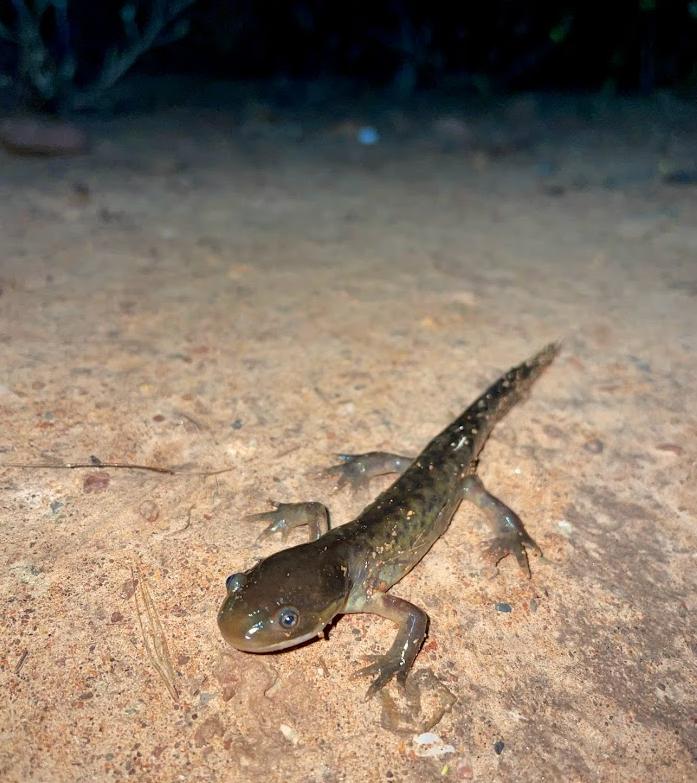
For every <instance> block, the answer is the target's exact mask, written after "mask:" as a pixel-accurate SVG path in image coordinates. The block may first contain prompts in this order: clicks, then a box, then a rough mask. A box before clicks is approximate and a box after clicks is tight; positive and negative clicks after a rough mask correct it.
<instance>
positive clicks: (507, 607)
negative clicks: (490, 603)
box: [496, 602, 513, 612]
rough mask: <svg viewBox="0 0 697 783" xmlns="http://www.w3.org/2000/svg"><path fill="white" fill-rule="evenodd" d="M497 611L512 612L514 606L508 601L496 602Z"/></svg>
mask: <svg viewBox="0 0 697 783" xmlns="http://www.w3.org/2000/svg"><path fill="white" fill-rule="evenodd" d="M496 611H497V612H512V611H513V607H512V606H511V605H510V604H507V603H501V602H500V603H498V604H496Z"/></svg>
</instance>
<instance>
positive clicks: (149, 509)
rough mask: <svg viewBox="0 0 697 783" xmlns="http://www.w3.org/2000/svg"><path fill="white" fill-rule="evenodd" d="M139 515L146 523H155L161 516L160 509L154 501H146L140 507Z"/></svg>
mask: <svg viewBox="0 0 697 783" xmlns="http://www.w3.org/2000/svg"><path fill="white" fill-rule="evenodd" d="M138 513H139V514H140V516H141V517H143V519H144V520H145V521H146V522H154V521H155V520H156V519H157V518H158V517H159V516H160V509H159V508H158V505H157V503H155V502H154V501H152V500H144V501H143V502H142V503H141V504H140V505H139V506H138Z"/></svg>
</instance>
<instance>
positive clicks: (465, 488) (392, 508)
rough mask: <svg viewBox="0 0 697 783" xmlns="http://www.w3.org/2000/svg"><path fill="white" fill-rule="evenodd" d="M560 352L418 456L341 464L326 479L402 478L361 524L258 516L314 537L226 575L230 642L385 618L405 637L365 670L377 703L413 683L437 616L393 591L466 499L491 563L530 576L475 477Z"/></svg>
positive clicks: (499, 385) (525, 538) (528, 543)
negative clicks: (483, 521) (486, 534)
mask: <svg viewBox="0 0 697 783" xmlns="http://www.w3.org/2000/svg"><path fill="white" fill-rule="evenodd" d="M557 352H558V346H556V345H549V346H547V347H546V348H544V349H543V350H542V351H540V353H538V354H537V355H536V356H534V357H533V358H532V359H529V360H528V361H527V362H524V363H523V364H521V365H519V366H517V367H514V368H513V369H512V370H510V371H509V372H507V373H506V374H505V375H503V376H502V377H501V378H499V380H498V381H496V383H494V384H493V385H492V386H491V387H489V389H487V391H486V392H484V394H482V395H481V396H480V397H479V398H478V399H477V400H475V402H474V403H472V405H470V407H469V408H467V410H466V411H465V412H464V413H463V414H462V415H461V416H459V417H458V418H457V419H455V421H454V422H452V424H450V425H449V426H448V427H446V428H445V429H444V430H443V431H442V432H441V433H440V434H439V435H437V436H436V437H435V438H434V439H433V440H432V441H431V442H430V443H429V444H428V445H427V446H426V448H425V449H424V450H423V451H422V452H421V454H419V456H418V457H416V459H411V458H409V457H404V456H400V455H396V454H385V453H383V452H369V453H368V454H363V455H360V454H359V455H340V456H341V459H342V464H340V465H338V466H334V467H333V468H330V469H329V471H328V473H329V474H330V475H336V476H338V478H339V482H338V483H339V484H342V483H346V482H348V483H350V484H355V483H356V482H357V481H358V480H362V479H366V478H370V477H372V476H375V475H381V474H385V473H391V472H396V473H400V474H401V475H400V476H399V478H397V480H396V481H395V482H394V483H393V484H392V485H391V486H390V487H388V488H387V489H386V490H385V491H384V492H383V493H382V494H380V495H379V496H378V497H377V498H376V499H375V501H374V502H373V503H371V504H370V505H369V506H367V507H366V508H365V509H364V510H363V511H362V512H361V514H360V515H359V516H358V517H357V518H356V519H355V520H353V521H352V522H349V523H347V524H345V525H341V526H339V527H336V528H333V529H329V515H328V512H327V510H326V508H325V507H324V506H323V505H322V504H320V503H287V504H278V505H277V507H276V509H275V510H274V511H270V512H265V513H263V514H256V515H253V517H252V518H254V519H262V520H265V521H268V522H269V523H270V524H269V526H268V528H267V530H266V531H265V532H281V533H283V534H284V537H285V534H286V533H287V531H288V530H289V529H291V528H293V527H296V526H298V525H301V524H308V525H309V526H310V531H311V534H310V535H311V539H312V540H310V542H309V543H306V544H301V545H300V546H295V547H292V548H290V549H284V550H282V551H280V552H277V553H276V554H273V555H271V556H270V557H267V558H266V559H264V560H262V561H261V562H259V563H257V564H256V565H255V566H254V567H253V568H251V569H249V571H246V572H243V573H239V574H233V575H232V576H230V577H229V578H228V580H227V588H228V592H227V596H226V598H225V600H224V602H223V604H222V606H221V608H220V611H219V613H218V625H219V627H220V630H221V632H222V635H223V637H224V638H225V639H226V640H227V641H228V642H229V643H230V644H231V645H233V646H234V647H236V648H238V649H240V650H245V651H248V652H271V651H274V650H281V649H284V648H286V647H291V646H294V645H296V644H299V643H301V642H303V641H306V640H308V639H311V638H313V637H315V636H318V635H321V634H322V632H323V630H324V629H325V627H326V626H327V625H328V624H329V623H330V622H331V621H332V620H333V619H334V618H335V617H336V616H337V615H339V614H346V613H356V612H368V613H372V614H377V615H380V616H381V617H385V618H388V619H390V620H392V621H393V622H394V623H396V624H397V625H398V626H399V631H398V633H397V636H396V638H395V641H394V643H393V645H392V647H391V648H390V649H389V650H388V652H387V653H386V654H385V655H381V656H377V658H376V660H375V662H374V663H372V664H371V665H370V666H368V667H366V668H365V669H363V670H361V672H359V673H362V674H371V675H375V679H374V681H373V683H372V685H371V687H370V689H369V691H368V695H369V696H370V695H373V694H374V693H375V692H376V691H377V690H379V689H380V688H382V687H383V686H384V685H385V684H386V683H387V682H389V680H390V679H392V677H394V676H395V675H396V677H397V680H398V682H401V683H404V681H405V679H406V676H407V674H408V672H409V669H410V668H411V666H412V664H413V662H414V659H415V658H416V656H417V654H418V652H419V649H420V648H421V645H422V644H423V641H424V638H425V636H426V631H427V627H428V615H427V614H426V613H425V612H424V611H423V610H421V609H419V608H418V607H416V606H414V605H413V604H411V603H409V602H408V601H405V600H403V599H401V598H397V597H395V596H392V595H389V594H388V593H387V591H388V590H389V589H390V587H392V585H394V584H395V583H396V582H398V581H399V580H400V579H401V578H402V577H403V576H404V575H405V574H407V573H408V572H409V571H410V570H411V569H412V568H413V567H414V566H415V565H416V564H417V563H418V562H419V561H420V560H421V558H422V557H423V556H424V555H425V554H426V552H428V550H429V549H430V548H431V546H432V545H433V543H434V542H435V541H436V540H437V539H438V538H439V536H441V535H442V534H443V532H444V531H445V530H446V528H447V527H448V525H449V524H450V520H451V519H452V516H453V514H454V513H455V511H456V510H457V507H458V506H459V504H460V502H461V501H462V500H465V499H466V500H470V501H471V502H473V503H475V504H476V505H478V506H479V507H480V508H481V509H482V510H483V511H485V513H486V514H487V517H488V519H489V521H490V523H491V525H492V527H493V529H494V538H493V539H492V540H491V541H490V542H489V544H488V553H489V555H490V556H491V558H492V559H493V560H494V561H495V562H498V561H499V560H501V558H503V557H505V556H506V555H507V554H513V555H514V556H515V557H516V559H517V560H518V562H519V563H520V565H521V566H522V567H523V568H524V569H526V570H527V572H528V574H529V567H528V560H527V554H526V547H527V548H531V549H534V550H537V551H538V552H539V548H538V547H537V545H536V544H535V542H534V541H533V540H532V539H531V538H530V536H529V535H528V534H527V532H526V531H525V528H524V527H523V523H522V522H521V521H520V519H519V518H518V516H517V515H516V514H515V513H514V512H513V511H511V509H509V508H508V507H507V506H505V505H504V504H503V503H502V502H501V501H500V500H498V499H497V498H495V497H494V496H493V495H490V494H489V493H488V492H487V491H486V489H485V488H484V487H483V485H482V483H481V481H480V480H479V478H478V477H477V476H476V475H475V471H476V465H477V458H478V456H479V453H480V451H481V449H482V447H483V446H484V443H485V442H486V439H487V438H488V436H489V434H490V432H491V430H492V428H493V427H494V425H495V424H496V422H497V421H498V420H499V419H501V417H502V416H504V415H505V414H506V413H507V412H508V411H509V410H510V408H511V407H512V406H513V405H514V404H515V403H517V402H518V401H519V400H521V399H522V398H523V397H524V396H525V394H526V393H527V392H528V390H529V388H530V386H531V385H532V383H533V382H534V381H535V379H536V378H537V377H538V376H539V375H540V374H541V373H542V371H543V370H544V369H545V368H546V367H547V366H548V365H549V364H550V363H551V362H552V360H553V359H554V357H555V356H556V354H557Z"/></svg>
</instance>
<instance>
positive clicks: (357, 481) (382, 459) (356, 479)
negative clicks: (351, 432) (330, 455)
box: [322, 451, 414, 490]
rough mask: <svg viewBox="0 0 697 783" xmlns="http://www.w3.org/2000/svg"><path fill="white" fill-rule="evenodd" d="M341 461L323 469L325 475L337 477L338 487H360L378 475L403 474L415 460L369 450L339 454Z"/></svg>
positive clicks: (354, 488)
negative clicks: (360, 452) (363, 452)
mask: <svg viewBox="0 0 697 783" xmlns="http://www.w3.org/2000/svg"><path fill="white" fill-rule="evenodd" d="M336 456H337V457H338V458H339V459H340V460H341V462H339V464H338V465H332V466H331V467H329V468H327V469H326V470H324V471H322V475H323V476H328V477H329V478H332V479H335V481H336V489H342V488H343V487H344V486H346V485H349V486H350V487H351V489H353V490H356V489H358V488H359V487H360V486H361V484H365V483H367V482H368V481H369V480H370V479H372V478H375V477H376V476H386V475H387V474H389V473H397V474H402V473H404V471H405V470H406V469H407V468H408V467H409V465H411V463H412V462H413V461H414V458H413V457H405V456H404V455H402V454H390V453H388V452H386V451H368V452H366V453H365V454H337V455H336Z"/></svg>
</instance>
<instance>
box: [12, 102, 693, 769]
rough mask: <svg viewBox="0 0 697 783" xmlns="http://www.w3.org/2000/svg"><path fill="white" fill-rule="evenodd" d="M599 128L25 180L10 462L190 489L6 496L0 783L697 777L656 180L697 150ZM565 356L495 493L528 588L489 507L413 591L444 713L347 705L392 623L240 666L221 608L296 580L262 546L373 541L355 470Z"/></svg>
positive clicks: (329, 148)
mask: <svg viewBox="0 0 697 783" xmlns="http://www.w3.org/2000/svg"><path fill="white" fill-rule="evenodd" d="M521 105H522V109H521ZM588 116H589V115H584V116H582V115H581V114H579V113H578V112H575V111H574V110H572V108H570V107H567V108H565V109H564V110H563V111H559V112H557V113H556V114H551V115H546V114H545V113H544V112H542V111H541V110H539V108H538V107H537V105H536V104H535V102H534V101H529V102H528V103H525V104H518V105H517V106H516V107H514V108H513V109H512V110H510V111H509V110H504V111H502V112H501V114H500V115H498V116H496V117H493V118H492V117H488V118H487V117H484V118H482V119H481V122H480V123H479V124H477V122H476V121H474V120H473V121H472V124H471V126H469V125H468V126H467V133H461V134H460V135H458V134H457V133H456V134H454V135H455V140H454V142H453V138H450V139H446V140H445V142H443V139H442V138H440V140H439V137H438V132H439V130H438V129H439V128H440V129H441V131H442V129H443V127H445V128H446V131H447V133H450V135H451V136H453V134H452V132H451V131H452V127H453V123H452V122H450V125H447V123H446V124H445V126H444V124H443V123H442V122H441V124H440V125H438V124H437V123H436V124H434V125H433V126H429V125H428V124H427V125H426V126H423V118H421V119H419V122H420V123H422V125H421V126H419V124H418V123H416V125H415V126H414V125H410V122H411V120H410V118H409V117H408V116H407V117H403V118H401V120H400V122H397V121H396V120H395V119H394V116H393V118H392V119H393V127H394V128H401V131H400V132H401V133H403V134H404V135H403V136H402V137H400V138H397V136H398V133H397V131H395V132H394V133H392V134H391V132H390V129H389V127H386V128H385V131H384V138H383V141H382V142H381V144H379V145H377V146H376V147H375V148H370V149H367V148H366V149H362V148H359V147H357V146H356V145H355V144H354V142H353V141H352V139H351V138H350V134H347V133H346V132H345V128H346V127H347V126H346V125H344V126H339V130H337V129H336V128H332V127H324V128H322V127H321V126H318V127H316V128H315V129H314V130H312V131H310V130H308V131H307V133H306V135H305V137H304V138H298V136H299V133H298V132H297V129H298V127H299V126H298V125H297V124H294V125H292V126H290V129H291V131H292V132H288V133H286V132H285V131H286V130H288V128H287V127H286V126H284V125H283V124H282V123H281V124H276V125H270V126H269V127H268V128H265V127H263V124H261V125H260V124H258V123H257V125H254V124H252V126H251V129H250V126H249V125H247V126H242V127H240V126H239V125H237V124H236V123H235V122H234V121H233V119H234V118H231V117H228V116H226V115H214V114H213V113H209V114H204V113H198V114H186V113H183V112H182V113H173V114H168V115H162V116H156V117H148V118H141V119H133V120H130V121H127V120H121V121H119V122H115V123H113V124H112V125H106V124H104V125H98V124H95V125H94V126H92V127H91V128H90V131H91V133H92V135H93V138H94V139H95V146H94V149H93V152H92V153H91V154H90V155H89V156H87V157H84V158H79V159H73V160H69V161H67V160H66V161H60V160H36V159H17V158H11V157H10V156H9V155H6V154H5V153H2V152H0V232H1V233H0V237H1V246H0V278H1V279H0V286H1V288H2V294H1V295H0V314H1V318H2V322H1V324H0V350H1V351H2V364H1V365H0V366H1V367H2V376H1V377H0V405H1V410H2V420H3V429H2V433H1V434H0V459H1V461H2V463H3V465H7V464H8V463H34V464H36V463H48V464H54V463H55V464H59V463H61V462H63V463H68V462H87V463H89V462H90V461H91V459H92V457H96V458H98V459H99V460H101V461H102V462H129V463H139V464H147V465H158V466H175V467H176V468H177V469H178V471H179V473H178V474H177V475H160V474H156V473H152V472H139V471H132V470H121V469H104V470H102V469H99V468H96V467H95V468H94V469H92V468H88V469H75V470H69V469H60V468H57V467H56V468H42V469H33V470H30V469H17V468H7V467H5V468H3V469H2V470H1V472H0V481H1V488H2V493H1V495H0V498H1V506H2V524H1V527H0V541H1V552H2V563H3V568H2V572H1V575H0V579H1V582H2V618H3V637H2V651H1V663H2V673H1V677H2V690H1V693H2V697H1V700H0V709H1V713H2V718H1V722H0V726H1V728H0V732H1V739H0V777H1V778H2V779H3V780H7V781H23V780H32V781H94V780H125V779H129V778H130V779H133V780H138V781H174V780H186V781H303V782H304V781H317V782H318V783H320V782H322V783H324V782H326V783H330V782H332V781H336V782H337V783H339V782H341V781H350V782H351V783H353V782H354V781H356V782H358V783H360V781H386V782H387V781H412V780H413V781H416V780H419V781H424V780H474V781H514V780H515V781H627V782H629V781H635V782H637V783H638V782H639V781H642V783H643V781H651V780H655V781H659V780H660V781H694V780H696V779H697V632H696V631H695V612H697V591H696V588H697V554H696V553H697V529H696V526H695V510H696V508H697V490H696V489H695V486H696V479H697V468H696V467H695V465H696V461H695V458H696V456H697V450H696V447H695V443H696V442H697V440H696V437H695V436H696V435H697V419H696V417H695V391H694V390H695V387H697V366H696V364H695V347H696V342H697V299H696V296H697V188H694V187H689V186H685V187H677V186H672V187H671V186H670V185H669V184H664V183H663V182H662V181H661V172H662V171H663V170H664V169H665V167H666V166H668V167H673V168H676V169H679V168H680V167H681V166H683V167H684V166H686V165H687V166H689V165H690V164H692V165H693V162H694V159H695V157H694V154H695V151H696V150H695V147H694V140H695V138H697V137H696V136H695V133H694V132H695V128H696V127H697V123H696V122H695V116H694V115H691V114H690V113H689V112H688V111H687V110H686V109H683V108H679V107H673V106H669V107H668V108H667V109H666V107H665V106H664V107H663V109H661V107H660V106H659V105H658V104H656V105H653V106H651V105H645V106H636V105H634V106H630V105H625V106H624V107H622V106H620V105H617V106H615V107H614V108H613V109H612V113H611V114H610V115H602V116H598V115H596V116H595V118H591V119H588ZM521 118H522V119H521ZM400 123H401V124H400ZM487 123H489V124H488V125H487ZM492 123H493V124H494V126H495V127H496V128H497V129H498V132H500V133H501V134H502V137H501V138H503V140H504V143H501V140H500V138H499V139H498V140H497V141H496V143H493V142H491V143H490V139H491V135H490V133H489V130H488V129H490V128H491V127H492ZM409 127H417V131H418V132H416V131H415V132H414V133H413V134H412V135H409V133H408V132H405V130H404V129H405V128H409ZM419 127H420V128H421V129H420V130H419ZM431 127H432V128H433V132H431V131H430V130H429V128H431ZM462 127H464V126H457V125H455V130H458V128H460V129H461V128H462ZM448 129H450V130H448ZM521 133H522V134H523V136H522V137H524V139H525V143H520V138H521ZM506 134H508V135H506ZM506 139H508V140H509V141H510V143H509V144H506V143H505V142H506ZM690 145H693V146H690ZM557 338H563V339H564V350H563V353H562V355H561V357H560V358H559V359H558V360H557V362H556V363H555V365H554V366H553V367H552V368H551V369H550V371H549V372H548V373H547V374H546V375H545V376H544V378H543V379H542V380H541V381H540V382H539V383H538V385H537V386H536V387H535V389H534V391H533V394H532V396H531V397H530V399H529V400H528V401H527V402H526V403H525V404H524V405H521V406H520V407H518V408H516V409H515V410H514V411H513V412H512V413H511V414H510V415H509V416H508V418H507V419H506V420H505V421H504V422H503V423H502V424H501V425H500V426H499V428H498V429H497V430H496V431H495V433H494V435H493V437H492V439H491V440H490V442H489V444H488V445H487V447H486V449H485V451H484V454H483V459H482V463H481V473H482V475H483V477H484V479H485V480H486V482H487V484H488V485H489V486H490V488H491V489H492V490H493V491H495V492H497V493H498V494H499V495H500V496H501V497H502V498H503V499H504V500H506V501H507V502H509V503H510V504H511V505H512V506H514V507H515V508H516V509H517V510H518V511H519V513H520V514H521V516H522V517H523V519H524V520H525V521H526V523H527V526H528V529H529V530H530V532H531V534H532V535H533V536H534V537H535V538H536V539H537V540H538V542H539V543H540V544H541V546H542V548H543V550H544V552H545V559H544V560H543V561H540V560H534V562H533V564H532V565H533V572H534V573H533V579H532V580H530V581H528V580H526V579H524V578H522V577H521V575H520V573H519V572H518V570H517V568H516V566H515V563H512V562H505V561H504V562H503V563H502V564H501V566H500V568H499V570H498V573H496V572H492V570H491V569H489V568H488V567H486V566H485V564H484V563H483V561H482V559H481V556H480V551H479V542H480V541H481V539H482V536H483V533H482V529H481V528H482V525H481V519H480V518H479V516H478V514H477V512H476V510H473V509H470V508H467V507H463V508H461V510H460V511H459V512H458V514H457V516H456V518H455V520H454V522H453V524H452V526H451V528H450V530H449V531H448V533H447V534H446V536H445V537H444V538H443V539H441V540H440V541H439V542H438V543H437V544H436V545H435V547H434V548H433V550H432V551H431V552H430V553H429V555H428V556H427V557H426V558H425V560H424V561H423V562H422V563H421V564H420V565H419V566H418V567H417V568H416V569H415V570H414V571H413V572H412V573H411V574H410V575H409V576H408V577H407V578H405V579H404V580H403V582H402V583H400V584H399V585H398V586H397V587H396V588H395V593H397V594H398V595H401V596H403V597H405V598H407V599H409V600H411V601H413V602H415V603H417V604H419V605H420V606H422V607H424V608H425V609H426V610H427V611H428V612H429V614H430V617H431V632H430V637H429V639H428V641H427V644H426V645H425V648H424V650H423V651H422V652H421V654H420V656H419V658H418V659H417V664H416V667H415V674H414V676H418V677H419V678H420V679H421V682H422V684H424V687H425V691H426V695H425V697H424V700H423V704H422V705H421V709H420V710H418V711H416V710H415V709H412V712H411V713H410V712H409V709H408V705H405V704H404V702H403V698H402V697H401V696H400V694H399V693H398V692H397V691H396V689H395V688H391V689H390V690H389V691H388V693H387V695H386V696H385V697H383V698H377V699H374V700H373V701H370V702H364V701H363V694H364V692H365V687H366V683H365V682H359V681H356V680H354V679H351V675H352V673H353V672H354V671H355V670H356V668H358V667H359V666H360V664H361V659H362V656H364V655H366V654H369V653H373V652H376V651H380V650H383V649H384V648H385V647H386V646H387V645H388V644H389V643H390V642H391V639H392V633H393V631H392V627H391V626H390V625H389V624H388V623H386V622H383V621H380V620H378V619H376V618H372V617H368V616H351V617H346V618H343V619H342V620H340V621H339V622H338V623H337V625H336V627H335V628H334V629H333V631H332V632H331V635H330V639H329V641H328V642H318V643H315V644H311V645H307V646H305V647H303V648H301V649H298V650H294V651H290V652H287V653H284V654H278V655H269V656H252V655H245V654H243V653H238V652H235V651H233V650H230V649H226V648H225V646H224V643H223V642H222V640H221V639H220V638H219V635H218V632H217V628H216V624H215V616H216V610H217V606H218V604H219V602H220V601H221V599H222V596H223V591H224V580H225V577H226V576H227V574H228V573H230V572H231V571H233V570H239V569H240V568H243V567H247V566H249V565H250V564H251V563H252V562H253V561H254V560H255V559H256V558H258V557H261V556H263V555H265V554H267V553H269V552H271V551H273V550H274V548H276V547H279V546H281V544H280V542H276V541H272V540H266V541H263V542H261V543H256V538H257V535H258V533H259V532H260V528H259V525H258V524H256V525H255V524H252V523H245V522H242V521H241V517H242V516H243V514H245V513H249V512H251V511H256V510H264V509H266V508H268V507H269V506H268V498H274V499H278V500H299V499H316V500H322V501H324V502H327V503H328V504H329V505H330V507H331V509H332V512H333V517H334V520H335V521H337V522H341V521H346V520H348V519H349V518H350V517H351V515H352V514H354V513H356V512H357V511H358V510H359V509H360V508H361V506H362V504H364V503H365V502H367V500H368V499H369V497H370V493H365V494H364V495H357V496H350V495H348V494H345V493H336V494H333V493H332V491H331V487H330V486H328V485H327V483H326V482H323V481H322V480H321V479H320V478H318V477H317V476H316V472H317V470H318V469H319V468H321V467H323V466H325V465H326V464H328V463H330V462H331V461H332V456H331V455H332V452H336V451H341V450H347V451H363V450H370V449H374V448H387V449H394V450H404V451H407V450H411V451H414V450H417V449H418V448H419V447H420V446H422V445H423V444H424V443H425V442H426V441H427V440H428V439H429V438H430V437H431V436H432V435H433V434H435V432H437V431H438V429H439V428H441V427H442V426H443V425H444V424H445V423H447V422H448V420H449V419H450V418H451V417H452V416H453V415H455V414H457V413H458V412H459V411H460V409H461V408H462V407H464V406H465V405H466V404H467V403H468V402H469V401H470V400H471V399H472V398H473V397H474V396H476V394H478V393H479V392H480V391H481V390H482V388H483V387H484V386H485V385H486V384H487V383H488V382H489V381H491V380H493V379H494V378H495V377H496V375H497V374H498V373H499V372H500V371H502V370H505V369H507V368H508V367H509V366H510V365H512V364H514V363H516V362H518V361H520V360H522V359H524V358H526V357H527V356H528V355H530V354H531V353H532V352H533V351H535V350H536V349H538V348H539V347H541V346H542V345H543V344H544V343H545V342H547V341H549V340H551V339H557ZM221 469H229V470H228V472H224V473H220V474H218V475H200V473H201V472H202V471H215V470H221ZM197 473H198V474H199V475H197ZM381 486H384V484H383V485H381V484H380V482H379V481H376V482H375V485H374V487H373V491H377V490H378V489H379V488H380V487H381ZM293 540H294V541H295V540H296V539H293ZM297 540H298V541H299V540H302V533H301V532H299V533H298V538H297ZM497 603H498V604H508V605H509V606H510V608H511V611H510V612H507V611H497V609H496V604H497ZM501 608H502V607H501V606H499V609H501ZM443 711H445V714H444V715H443V716H442V718H441V719H440V720H439V721H438V723H437V724H436V725H435V726H433V727H432V728H431V729H430V730H431V731H432V732H433V733H435V734H436V735H437V736H438V737H439V738H440V744H439V743H438V742H437V741H436V744H431V745H424V744H419V743H418V742H416V741H415V739H414V738H415V737H416V736H418V735H420V734H421V733H422V732H423V731H424V730H425V729H426V728H427V727H429V725H430V724H431V723H433V721H434V720H437V719H438V718H439V717H440V713H441V712H443ZM402 713H403V714H402Z"/></svg>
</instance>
